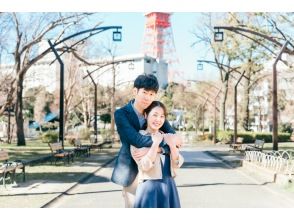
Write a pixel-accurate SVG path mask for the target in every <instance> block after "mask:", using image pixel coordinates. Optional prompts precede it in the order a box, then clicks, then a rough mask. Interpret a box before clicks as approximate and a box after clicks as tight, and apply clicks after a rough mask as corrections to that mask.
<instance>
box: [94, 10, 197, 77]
mask: <svg viewBox="0 0 294 220" xmlns="http://www.w3.org/2000/svg"><path fill="white" fill-rule="evenodd" d="M99 17H100V18H102V20H103V21H104V22H103V24H102V25H105V26H108V25H121V26H122V27H123V28H122V42H120V43H119V44H117V46H118V48H117V54H118V55H125V54H137V53H141V52H142V49H141V47H142V43H143V37H144V26H145V22H146V19H145V16H144V13H138V12H127V13H119V12H113V13H99ZM197 17H199V13H173V14H172V16H171V23H172V30H173V37H174V43H175V48H176V55H177V56H178V58H179V61H180V66H179V68H180V71H183V72H184V73H185V76H184V78H195V75H196V74H197V72H196V53H197V50H196V49H195V48H193V47H191V45H192V43H193V41H194V39H193V35H192V31H193V29H194V26H195V23H196V21H197Z"/></svg>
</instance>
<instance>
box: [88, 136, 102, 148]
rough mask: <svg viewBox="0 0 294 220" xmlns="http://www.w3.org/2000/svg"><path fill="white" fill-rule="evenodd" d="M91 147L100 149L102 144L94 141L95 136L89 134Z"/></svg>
mask: <svg viewBox="0 0 294 220" xmlns="http://www.w3.org/2000/svg"><path fill="white" fill-rule="evenodd" d="M90 143H91V145H90V146H91V148H97V149H98V150H100V151H101V150H102V144H98V143H95V136H90Z"/></svg>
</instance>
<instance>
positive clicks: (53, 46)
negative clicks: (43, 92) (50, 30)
mask: <svg viewBox="0 0 294 220" xmlns="http://www.w3.org/2000/svg"><path fill="white" fill-rule="evenodd" d="M111 29H114V30H115V31H113V34H112V40H113V41H121V32H120V31H119V30H120V29H122V27H121V26H105V27H97V28H92V29H88V30H84V31H80V32H77V33H75V34H72V35H70V36H68V37H65V38H64V39H62V40H60V41H58V42H55V43H52V42H51V41H50V40H48V43H49V45H50V48H51V49H52V51H53V53H54V55H55V57H56V59H57V61H58V62H59V64H60V92H59V93H60V94H59V141H60V142H61V144H62V146H64V63H63V61H62V60H61V58H60V57H61V55H62V54H63V53H64V52H63V53H62V54H58V52H57V50H58V49H56V46H58V45H60V44H61V43H63V42H65V41H67V40H69V39H72V38H74V37H76V36H79V35H83V34H86V33H90V35H89V36H88V37H90V36H94V35H97V34H100V33H102V32H104V31H107V30H111ZM88 37H87V38H88ZM81 41H82V40H80V41H78V42H81ZM76 44H77V43H76ZM76 44H74V45H76ZM68 49H69V48H66V50H65V51H68Z"/></svg>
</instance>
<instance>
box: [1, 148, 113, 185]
mask: <svg viewBox="0 0 294 220" xmlns="http://www.w3.org/2000/svg"><path fill="white" fill-rule="evenodd" d="M37 146H38V147H37ZM109 147H110V145H109V144H105V145H103V149H102V150H98V149H93V150H91V156H90V157H84V156H80V157H75V158H74V162H73V163H69V164H67V162H66V163H64V162H63V161H62V160H60V161H58V162H57V164H56V165H55V164H54V163H53V164H52V165H51V162H50V161H47V162H42V163H38V164H37V165H28V166H26V179H27V181H26V182H25V183H22V175H17V176H16V182H17V183H18V184H19V185H20V186H22V185H26V184H31V183H32V182H36V181H37V182H38V181H43V182H44V181H45V182H46V181H50V182H62V183H72V182H76V181H78V180H80V179H81V178H83V177H84V176H86V175H87V174H89V173H92V172H93V171H95V170H96V169H97V168H98V167H99V166H100V165H101V164H103V163H105V162H107V161H108V160H109V159H110V158H112V157H114V156H115V155H116V154H117V152H118V150H119V147H118V145H116V146H114V147H113V148H109ZM1 148H2V147H1ZM44 148H45V149H44ZM47 148H49V147H48V146H46V147H45V146H43V147H40V146H39V145H37V144H36V143H33V144H31V145H29V144H28V146H26V147H21V148H19V147H16V148H15V147H14V146H12V147H10V148H8V147H6V149H8V150H9V153H11V154H12V155H13V154H15V155H13V156H11V158H10V160H13V158H22V159H23V158H30V159H31V158H40V157H41V156H44V155H48V153H49V154H50V152H49V151H48V150H47ZM17 172H18V173H20V170H19V171H17Z"/></svg>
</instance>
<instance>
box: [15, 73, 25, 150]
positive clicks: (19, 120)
mask: <svg viewBox="0 0 294 220" xmlns="http://www.w3.org/2000/svg"><path fill="white" fill-rule="evenodd" d="M18 76H19V78H18V80H17V88H16V104H15V121H16V134H17V146H25V145H26V140H25V135H24V123H23V114H22V109H23V103H22V92H23V74H21V73H19V74H18Z"/></svg>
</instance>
